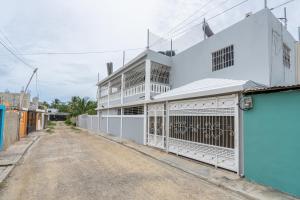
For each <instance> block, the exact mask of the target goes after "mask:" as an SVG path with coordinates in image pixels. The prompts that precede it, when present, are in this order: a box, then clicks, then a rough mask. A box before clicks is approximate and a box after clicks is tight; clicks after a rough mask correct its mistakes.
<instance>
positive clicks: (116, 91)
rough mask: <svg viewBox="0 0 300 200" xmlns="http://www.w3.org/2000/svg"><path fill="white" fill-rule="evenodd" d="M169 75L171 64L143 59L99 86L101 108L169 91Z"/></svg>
mask: <svg viewBox="0 0 300 200" xmlns="http://www.w3.org/2000/svg"><path fill="white" fill-rule="evenodd" d="M169 76H170V67H169V66H166V65H163V64H159V63H156V62H152V61H149V60H148V61H147V62H146V61H142V62H140V63H139V64H137V65H136V66H134V67H132V68H130V69H129V70H127V71H125V72H123V73H119V74H118V75H116V76H115V77H114V78H112V79H111V80H107V81H106V82H105V83H104V84H103V85H101V86H99V91H100V98H98V99H99V108H101V107H100V106H102V108H103V107H107V106H108V107H111V106H121V105H122V104H128V103H134V102H137V101H141V100H145V99H146V100H149V99H150V98H151V97H152V96H155V95H158V94H161V93H165V92H168V91H169V90H170V85H169ZM101 94H102V95H103V96H104V97H101ZM108 101H109V102H108Z"/></svg>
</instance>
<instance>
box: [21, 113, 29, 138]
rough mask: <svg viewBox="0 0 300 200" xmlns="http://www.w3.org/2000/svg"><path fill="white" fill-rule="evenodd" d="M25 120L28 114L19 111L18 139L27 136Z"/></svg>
mask: <svg viewBox="0 0 300 200" xmlns="http://www.w3.org/2000/svg"><path fill="white" fill-rule="evenodd" d="M27 119H28V113H27V112H26V111H21V120H20V131H19V136H20V138H22V137H26V135H27Z"/></svg>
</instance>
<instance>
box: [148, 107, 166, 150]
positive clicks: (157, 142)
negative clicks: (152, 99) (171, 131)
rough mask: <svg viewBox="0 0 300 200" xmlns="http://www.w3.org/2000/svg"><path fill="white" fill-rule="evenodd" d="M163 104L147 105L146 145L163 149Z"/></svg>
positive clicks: (164, 138) (164, 137)
mask: <svg viewBox="0 0 300 200" xmlns="http://www.w3.org/2000/svg"><path fill="white" fill-rule="evenodd" d="M164 107H165V106H164V104H153V105H148V134H147V144H148V145H150V146H154V147H157V148H161V149H165V147H166V144H165V142H166V141H165V140H166V136H165V119H166V116H165V108H164Z"/></svg>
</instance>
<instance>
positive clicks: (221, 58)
mask: <svg viewBox="0 0 300 200" xmlns="http://www.w3.org/2000/svg"><path fill="white" fill-rule="evenodd" d="M233 65H234V49H233V45H230V46H228V47H225V48H223V49H220V50H218V51H216V52H213V53H212V71H217V70H220V69H223V68H226V67H230V66H233Z"/></svg>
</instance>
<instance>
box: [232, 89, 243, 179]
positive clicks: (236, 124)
mask: <svg viewBox="0 0 300 200" xmlns="http://www.w3.org/2000/svg"><path fill="white" fill-rule="evenodd" d="M238 102H239V95H238V94H237V95H236V97H235V105H237V104H238ZM234 110H235V112H234V113H235V114H234V153H235V165H236V170H237V174H238V175H240V174H241V173H240V172H241V169H240V156H243V155H240V139H239V136H240V126H239V120H240V116H239V107H238V106H235V109H234Z"/></svg>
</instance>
